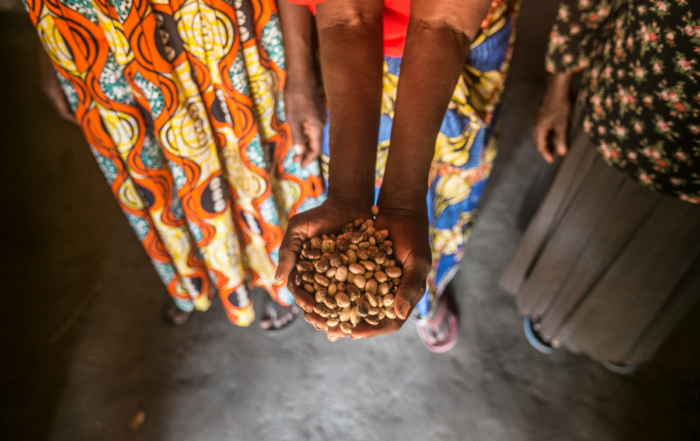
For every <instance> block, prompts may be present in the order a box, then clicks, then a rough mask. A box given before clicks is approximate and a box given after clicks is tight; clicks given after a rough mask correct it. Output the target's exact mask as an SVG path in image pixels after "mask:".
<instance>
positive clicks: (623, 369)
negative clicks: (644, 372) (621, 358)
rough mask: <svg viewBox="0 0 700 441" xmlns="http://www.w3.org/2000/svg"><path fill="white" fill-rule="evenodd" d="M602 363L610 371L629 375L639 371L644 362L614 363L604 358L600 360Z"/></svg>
mask: <svg viewBox="0 0 700 441" xmlns="http://www.w3.org/2000/svg"><path fill="white" fill-rule="evenodd" d="M600 364H602V365H603V367H604V368H605V369H607V370H609V371H610V372H615V373H616V374H621V375H629V374H633V373H635V372H637V370H638V369H639V368H640V367H642V364H643V363H634V364H629V365H628V364H618V363H614V362H612V361H610V360H603V361H601V362H600Z"/></svg>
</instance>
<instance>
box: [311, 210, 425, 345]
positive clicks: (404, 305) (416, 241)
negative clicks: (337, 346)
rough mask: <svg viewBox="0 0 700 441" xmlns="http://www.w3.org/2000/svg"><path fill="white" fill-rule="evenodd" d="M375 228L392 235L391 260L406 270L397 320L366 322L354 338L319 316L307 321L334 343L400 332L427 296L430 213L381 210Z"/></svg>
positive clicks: (398, 296)
mask: <svg viewBox="0 0 700 441" xmlns="http://www.w3.org/2000/svg"><path fill="white" fill-rule="evenodd" d="M374 225H375V228H376V229H377V230H378V231H379V230H388V231H389V239H390V240H391V241H392V242H393V243H394V254H393V255H391V256H389V257H390V258H391V259H393V260H396V262H397V263H398V264H399V266H401V268H402V270H403V274H402V276H401V282H400V284H399V289H398V291H397V292H396V295H395V300H394V311H395V312H396V319H394V320H389V319H387V318H385V319H383V320H382V321H381V322H380V323H379V325H377V326H372V325H370V324H368V323H365V322H364V321H363V322H362V323H360V324H358V325H357V326H355V328H353V330H352V334H345V333H344V332H343V331H342V330H340V328H339V327H337V326H336V327H333V328H328V326H327V325H326V324H325V319H323V318H322V317H320V316H317V315H316V314H314V316H315V317H307V321H309V322H310V323H311V324H312V325H314V326H315V327H316V328H317V329H323V330H325V331H326V332H327V333H328V339H329V340H331V341H335V340H338V339H340V338H343V337H352V338H353V339H357V338H369V337H375V336H378V335H383V334H391V333H394V332H397V331H398V330H399V329H401V327H402V326H403V325H404V323H405V322H406V319H407V318H408V317H409V316H410V314H411V311H413V308H414V307H415V306H416V304H417V303H418V301H419V300H420V299H421V297H423V295H424V294H425V289H426V280H427V277H428V272H429V271H430V267H431V264H432V254H431V250H430V239H429V229H428V228H429V224H428V214H427V210H425V209H418V210H408V209H406V210H404V209H391V210H389V209H380V212H379V215H378V216H377V218H376V219H375V222H374ZM309 297H310V296H309ZM311 300H313V299H311Z"/></svg>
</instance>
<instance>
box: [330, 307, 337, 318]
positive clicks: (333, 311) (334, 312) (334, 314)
mask: <svg viewBox="0 0 700 441" xmlns="http://www.w3.org/2000/svg"><path fill="white" fill-rule="evenodd" d="M329 315H330V316H331V317H338V316H339V315H340V312H339V311H338V310H337V309H331V312H330V314H329Z"/></svg>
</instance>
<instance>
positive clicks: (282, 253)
mask: <svg viewBox="0 0 700 441" xmlns="http://www.w3.org/2000/svg"><path fill="white" fill-rule="evenodd" d="M298 224H299V223H298V222H297V221H295V219H294V218H292V219H290V221H289V226H288V227H287V233H286V234H285V235H284V238H283V239H282V244H281V245H280V250H279V260H278V264H277V272H276V273H275V280H276V281H277V282H280V283H281V282H283V281H284V279H286V278H287V277H289V274H290V273H291V272H292V270H293V269H294V264H295V263H296V261H297V256H298V255H299V252H300V251H301V246H302V244H303V242H304V241H303V239H302V237H301V236H300V235H299V232H298V231H297V229H298V228H297V225H298Z"/></svg>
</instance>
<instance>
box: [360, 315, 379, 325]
mask: <svg viewBox="0 0 700 441" xmlns="http://www.w3.org/2000/svg"><path fill="white" fill-rule="evenodd" d="M363 319H364V320H365V321H366V322H367V323H369V324H370V325H372V326H377V325H378V324H379V319H377V318H376V317H363Z"/></svg>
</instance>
